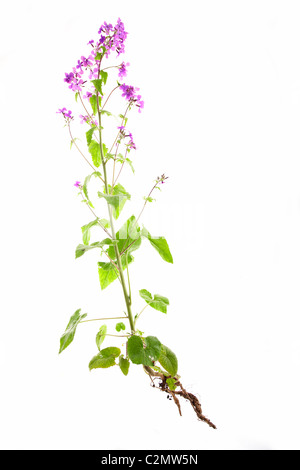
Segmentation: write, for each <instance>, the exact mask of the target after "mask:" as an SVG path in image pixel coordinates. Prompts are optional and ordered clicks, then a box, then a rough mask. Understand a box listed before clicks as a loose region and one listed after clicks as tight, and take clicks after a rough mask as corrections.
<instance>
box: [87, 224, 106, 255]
mask: <svg viewBox="0 0 300 470" xmlns="http://www.w3.org/2000/svg"><path fill="white" fill-rule="evenodd" d="M95 226H98V227H105V228H109V227H110V223H109V222H108V220H106V219H96V220H93V221H92V222H89V223H88V224H86V225H83V226H82V227H81V231H82V241H83V243H84V244H85V245H88V244H89V243H90V238H91V228H92V227H95ZM105 242H107V239H105ZM105 244H110V243H105ZM102 246H103V245H102ZM96 247H97V246H96ZM96 247H93V248H96ZM100 248H101V247H100ZM82 254H83V253H82Z"/></svg>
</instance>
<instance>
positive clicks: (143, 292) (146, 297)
mask: <svg viewBox="0 0 300 470" xmlns="http://www.w3.org/2000/svg"><path fill="white" fill-rule="evenodd" d="M139 294H140V296H141V297H142V299H144V300H145V301H146V302H147V304H148V303H149V302H151V301H152V294H150V292H149V291H148V290H146V289H141V290H140V291H139Z"/></svg>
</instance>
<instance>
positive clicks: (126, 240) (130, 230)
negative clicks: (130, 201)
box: [108, 215, 142, 259]
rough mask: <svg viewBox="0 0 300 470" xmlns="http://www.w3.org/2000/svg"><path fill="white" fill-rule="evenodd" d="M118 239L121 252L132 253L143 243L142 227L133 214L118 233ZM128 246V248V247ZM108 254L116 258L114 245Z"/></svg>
mask: <svg viewBox="0 0 300 470" xmlns="http://www.w3.org/2000/svg"><path fill="white" fill-rule="evenodd" d="M116 240H118V248H119V253H122V252H123V251H125V250H126V253H124V255H123V256H124V257H125V256H126V254H127V253H128V254H130V253H132V252H133V251H135V250H137V249H138V248H139V247H140V246H141V243H142V239H141V235H140V228H139V226H138V225H137V223H136V218H135V216H134V215H132V216H131V217H130V218H129V219H128V220H126V222H125V223H124V224H123V225H122V227H121V228H120V230H119V231H118V232H117V233H116ZM126 248H127V249H126ZM108 255H109V256H110V258H112V259H115V257H116V255H115V250H114V247H110V248H109V250H108Z"/></svg>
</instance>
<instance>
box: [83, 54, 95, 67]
mask: <svg viewBox="0 0 300 470" xmlns="http://www.w3.org/2000/svg"><path fill="white" fill-rule="evenodd" d="M90 59H93V57H92V56H89V57H88V58H86V57H84V56H83V55H82V56H81V60H82V62H81V64H82V65H83V67H90V66H91V65H93V62H91V60H90Z"/></svg>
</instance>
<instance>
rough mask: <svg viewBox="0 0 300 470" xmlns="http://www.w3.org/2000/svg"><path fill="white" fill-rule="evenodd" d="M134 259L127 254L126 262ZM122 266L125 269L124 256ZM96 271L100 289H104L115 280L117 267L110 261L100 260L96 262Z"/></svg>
mask: <svg viewBox="0 0 300 470" xmlns="http://www.w3.org/2000/svg"><path fill="white" fill-rule="evenodd" d="M133 260H134V258H133V256H132V255H129V256H128V264H130V263H132V262H133ZM121 261H122V268H123V270H124V269H126V260H125V257H124V256H123V257H122V260H121ZM98 273H99V280H100V286H101V289H102V290H104V289H106V287H107V286H109V284H111V283H112V282H113V281H115V280H116V279H117V278H118V270H117V268H116V267H115V266H114V265H113V264H112V263H110V262H108V263H103V262H101V261H99V262H98Z"/></svg>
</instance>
